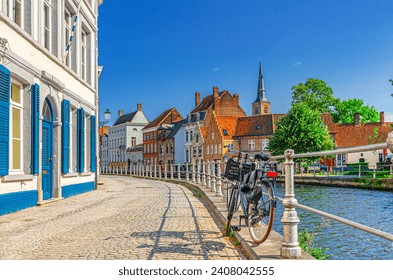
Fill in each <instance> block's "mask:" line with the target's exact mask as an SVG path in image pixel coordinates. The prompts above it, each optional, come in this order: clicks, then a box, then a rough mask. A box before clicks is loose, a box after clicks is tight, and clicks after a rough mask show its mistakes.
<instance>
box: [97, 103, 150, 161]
mask: <svg viewBox="0 0 393 280" xmlns="http://www.w3.org/2000/svg"><path fill="white" fill-rule="evenodd" d="M137 108H138V110H137V111H135V112H132V113H129V114H126V115H123V114H122V112H121V111H120V112H119V116H118V118H117V120H116V121H115V124H114V125H113V126H111V127H109V128H108V139H107V140H106V141H107V143H106V144H105V145H104V142H103V143H102V146H101V151H102V154H103V155H104V154H106V155H107V158H106V161H105V163H104V161H102V162H103V166H102V167H103V168H105V167H109V165H111V164H116V165H118V164H120V163H124V164H125V163H126V162H127V148H129V147H133V146H136V145H140V144H142V143H143V139H142V138H143V133H142V129H143V128H144V127H145V126H146V125H147V124H148V123H149V122H148V120H147V119H146V116H145V114H144V113H143V112H142V106H141V105H140V104H138V106H137ZM104 164H106V165H104Z"/></svg>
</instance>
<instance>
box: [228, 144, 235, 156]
mask: <svg viewBox="0 0 393 280" xmlns="http://www.w3.org/2000/svg"><path fill="white" fill-rule="evenodd" d="M233 149H234V148H233V143H230V144H228V153H229V154H233V153H234V152H233Z"/></svg>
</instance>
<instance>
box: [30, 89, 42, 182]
mask: <svg viewBox="0 0 393 280" xmlns="http://www.w3.org/2000/svg"><path fill="white" fill-rule="evenodd" d="M39 144H40V86H39V85H37V84H34V85H32V86H31V174H35V175H36V174H38V173H39V170H38V169H39Z"/></svg>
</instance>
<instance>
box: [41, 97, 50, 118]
mask: <svg viewBox="0 0 393 280" xmlns="http://www.w3.org/2000/svg"><path fill="white" fill-rule="evenodd" d="M42 116H43V117H44V120H46V121H52V107H51V106H50V104H49V101H48V99H45V103H44V108H43V110H42Z"/></svg>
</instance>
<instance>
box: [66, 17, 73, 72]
mask: <svg viewBox="0 0 393 280" xmlns="http://www.w3.org/2000/svg"><path fill="white" fill-rule="evenodd" d="M64 28H65V46H66V47H67V46H68V44H69V43H70V41H69V40H70V36H71V28H72V17H71V13H70V12H69V11H68V10H67V9H65V10H64ZM71 49H72V48H69V50H68V55H67V58H66V61H65V63H66V65H67V66H68V67H71Z"/></svg>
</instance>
